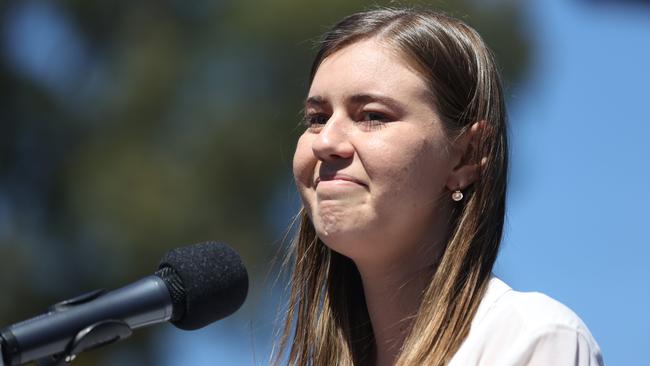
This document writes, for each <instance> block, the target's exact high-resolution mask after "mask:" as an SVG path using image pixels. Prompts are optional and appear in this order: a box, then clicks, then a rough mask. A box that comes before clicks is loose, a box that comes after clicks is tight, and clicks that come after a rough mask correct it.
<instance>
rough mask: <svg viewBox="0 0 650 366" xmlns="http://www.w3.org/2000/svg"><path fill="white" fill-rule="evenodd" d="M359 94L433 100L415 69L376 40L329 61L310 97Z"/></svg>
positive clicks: (336, 54)
mask: <svg viewBox="0 0 650 366" xmlns="http://www.w3.org/2000/svg"><path fill="white" fill-rule="evenodd" d="M360 93H377V94H383V95H389V96H391V97H393V98H397V99H404V100H406V101H409V100H412V101H415V100H418V101H423V102H426V101H430V97H431V95H430V92H429V88H428V85H427V83H426V82H425V80H424V79H423V78H422V77H421V76H420V75H419V74H418V73H417V72H416V71H415V69H414V68H412V67H411V66H410V65H409V64H408V63H407V62H406V61H404V59H403V58H402V57H399V56H398V54H397V52H396V51H395V50H393V49H391V48H389V46H388V45H386V44H385V43H384V42H381V41H378V40H377V39H374V38H373V39H367V40H362V41H359V42H356V43H353V44H350V45H348V46H346V47H344V48H342V49H340V50H338V51H336V52H334V53H333V54H331V55H329V56H328V57H326V58H325V59H324V60H323V62H321V64H320V66H319V67H318V69H317V71H316V74H315V75H314V80H313V81H312V84H311V87H310V89H309V96H319V97H322V98H325V99H329V98H335V97H337V96H346V95H355V94H360ZM414 98H415V99H414Z"/></svg>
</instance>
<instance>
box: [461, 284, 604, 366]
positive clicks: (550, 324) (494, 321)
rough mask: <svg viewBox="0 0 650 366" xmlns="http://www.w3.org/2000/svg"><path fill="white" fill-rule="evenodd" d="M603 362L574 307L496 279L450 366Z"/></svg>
mask: <svg viewBox="0 0 650 366" xmlns="http://www.w3.org/2000/svg"><path fill="white" fill-rule="evenodd" d="M474 365H475V366H501V365H504V366H505V365H512V366H514V365H527V366H548V365H552V366H602V365H604V362H603V358H602V355H601V353H600V348H599V347H598V344H597V343H596V340H594V337H593V336H592V335H591V333H590V332H589V329H587V326H586V325H585V324H584V323H583V322H582V320H580V318H579V317H578V316H577V315H576V314H575V313H574V312H573V311H571V309H569V308H567V307H566V306H564V305H562V304H561V303H559V302H558V301H556V300H554V299H552V298H550V297H548V296H546V295H544V294H541V293H537V292H518V291H514V290H513V289H511V288H510V287H509V286H508V285H507V284H505V283H504V282H503V281H501V280H500V279H498V278H496V277H492V278H491V279H490V282H489V284H488V289H487V292H486V293H485V296H484V297H483V300H481V304H480V305H479V308H478V310H477V312H476V316H475V317H474V320H473V321H472V327H471V329H470V332H469V334H468V336H467V338H466V339H465V341H464V342H463V344H462V345H461V347H460V348H459V349H458V352H456V354H455V355H454V357H453V358H452V359H451V361H450V362H449V366H474Z"/></svg>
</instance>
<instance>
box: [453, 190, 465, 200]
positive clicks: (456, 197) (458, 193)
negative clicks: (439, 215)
mask: <svg viewBox="0 0 650 366" xmlns="http://www.w3.org/2000/svg"><path fill="white" fill-rule="evenodd" d="M451 199H452V200H454V201H456V202H458V201H460V200H462V199H463V192H461V191H460V189H457V190H456V191H454V193H452V194H451Z"/></svg>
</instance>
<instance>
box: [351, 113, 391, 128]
mask: <svg viewBox="0 0 650 366" xmlns="http://www.w3.org/2000/svg"><path fill="white" fill-rule="evenodd" d="M359 119H360V120H359V123H361V124H363V125H364V126H365V127H367V128H368V129H377V128H382V127H385V123H386V122H389V121H391V118H390V117H389V116H388V115H386V114H384V113H380V112H363V113H361V117H360V118H359Z"/></svg>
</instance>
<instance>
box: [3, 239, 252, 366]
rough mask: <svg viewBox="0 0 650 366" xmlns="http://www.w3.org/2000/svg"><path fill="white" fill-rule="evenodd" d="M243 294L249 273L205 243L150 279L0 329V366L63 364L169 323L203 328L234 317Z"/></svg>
mask: <svg viewBox="0 0 650 366" xmlns="http://www.w3.org/2000/svg"><path fill="white" fill-rule="evenodd" d="M247 293H248V274H247V272H246V268H245V267H244V264H243V263H242V261H241V258H240V257H239V255H238V254H237V253H236V252H235V251H234V250H233V249H231V248H229V247H228V246H226V245H224V244H221V243H216V242H205V243H199V244H194V245H190V246H186V247H181V248H176V249H173V250H171V251H169V252H168V253H167V254H165V255H164V256H163V257H162V259H161V261H160V264H159V266H158V270H157V271H156V272H155V273H154V274H153V275H151V276H148V277H145V278H143V279H140V280H138V281H136V282H133V283H131V284H129V285H127V286H124V287H122V288H119V289H117V290H113V291H110V292H105V291H104V290H97V291H93V292H90V293H87V294H84V295H81V296H78V297H75V298H73V299H70V300H66V301H63V302H60V303H57V304H55V305H54V306H52V307H51V308H50V310H49V311H48V312H47V313H45V314H42V315H40V316H37V317H34V318H31V319H28V320H25V321H22V322H19V323H16V324H13V325H10V326H8V327H6V328H3V329H0V351H1V352H2V355H1V356H2V357H0V366H4V365H12V366H13V365H22V364H25V363H28V362H32V361H37V362H38V363H39V365H59V364H65V363H63V362H70V361H71V360H72V359H74V357H75V356H76V355H77V354H79V353H81V352H82V351H85V350H88V349H92V348H96V347H99V346H102V345H105V344H109V343H113V342H116V341H118V340H121V339H124V338H126V337H128V336H129V335H131V332H132V330H134V329H137V328H141V327H144V326H148V325H153V324H157V323H162V322H166V321H170V322H171V323H172V324H174V325H175V326H176V327H178V328H180V329H184V330H193V329H198V328H202V327H204V326H206V325H208V324H210V323H212V322H214V321H217V320H219V319H222V318H225V317H227V316H229V315H230V314H232V313H234V312H235V311H237V309H239V307H240V306H241V305H242V304H243V303H244V300H245V299H246V295H247Z"/></svg>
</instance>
